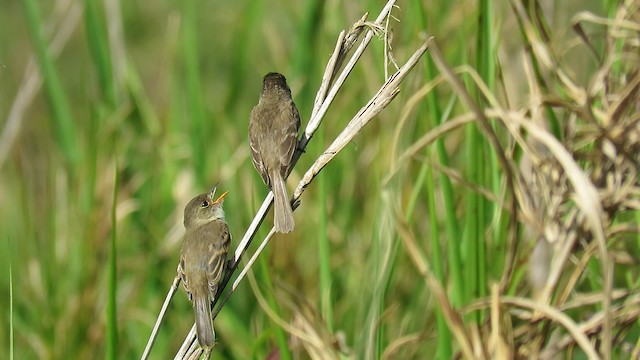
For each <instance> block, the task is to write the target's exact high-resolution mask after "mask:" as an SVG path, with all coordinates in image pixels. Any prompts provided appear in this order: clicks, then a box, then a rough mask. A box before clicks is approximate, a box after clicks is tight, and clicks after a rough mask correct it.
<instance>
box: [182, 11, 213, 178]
mask: <svg viewBox="0 0 640 360" xmlns="http://www.w3.org/2000/svg"><path fill="white" fill-rule="evenodd" d="M183 14H184V20H183V28H182V35H183V37H182V41H183V45H184V47H183V51H184V67H185V73H186V74H185V81H186V87H187V104H188V108H189V122H190V132H189V139H190V140H189V142H190V144H191V159H192V161H193V165H194V168H195V173H196V178H197V180H198V183H199V184H200V185H202V186H205V185H206V184H207V183H208V178H207V176H208V174H207V171H206V165H207V160H206V159H207V149H206V136H207V134H208V132H207V129H208V128H207V126H206V124H205V110H204V103H203V99H202V93H203V92H202V85H201V84H200V70H199V65H198V39H197V33H198V30H197V24H196V19H197V14H198V4H197V0H186V1H184V2H183Z"/></svg>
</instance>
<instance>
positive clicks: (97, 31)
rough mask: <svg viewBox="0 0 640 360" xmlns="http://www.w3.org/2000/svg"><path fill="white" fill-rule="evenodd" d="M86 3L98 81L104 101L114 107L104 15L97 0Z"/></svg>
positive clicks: (88, 36)
mask: <svg viewBox="0 0 640 360" xmlns="http://www.w3.org/2000/svg"><path fill="white" fill-rule="evenodd" d="M84 5H85V8H84V11H85V29H86V31H87V41H88V43H89V50H90V52H91V57H92V59H93V62H94V66H95V68H96V72H97V74H98V82H99V84H100V88H101V90H102V96H103V99H104V102H105V103H106V104H107V105H108V106H110V107H113V106H115V87H114V84H113V71H112V66H111V54H110V51H109V42H108V39H107V34H106V32H107V30H106V26H105V23H104V17H103V16H102V14H101V12H100V9H99V5H98V4H97V2H96V0H85V2H84Z"/></svg>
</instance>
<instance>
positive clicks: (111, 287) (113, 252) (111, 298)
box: [105, 161, 118, 359]
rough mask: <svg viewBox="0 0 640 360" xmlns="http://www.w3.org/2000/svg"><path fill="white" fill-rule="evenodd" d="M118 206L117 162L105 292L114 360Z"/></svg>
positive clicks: (109, 350) (109, 356)
mask: <svg viewBox="0 0 640 360" xmlns="http://www.w3.org/2000/svg"><path fill="white" fill-rule="evenodd" d="M117 206H118V162H117V161H116V165H115V168H114V182H113V205H112V207H111V244H110V245H111V249H110V251H109V274H108V275H109V282H108V292H107V294H108V295H107V296H108V298H107V351H106V356H105V357H106V358H107V359H116V358H117V356H116V355H117V352H118V324H117V321H118V316H117V312H118V310H117V306H116V293H117V288H118V278H117V266H116V265H117V263H116V261H117V247H116V240H117V231H116V230H117V228H116V225H117V219H116V208H117Z"/></svg>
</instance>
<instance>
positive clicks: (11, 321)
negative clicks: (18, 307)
mask: <svg viewBox="0 0 640 360" xmlns="http://www.w3.org/2000/svg"><path fill="white" fill-rule="evenodd" d="M13 351H14V349H13V272H12V269H11V263H9V359H10V360H13Z"/></svg>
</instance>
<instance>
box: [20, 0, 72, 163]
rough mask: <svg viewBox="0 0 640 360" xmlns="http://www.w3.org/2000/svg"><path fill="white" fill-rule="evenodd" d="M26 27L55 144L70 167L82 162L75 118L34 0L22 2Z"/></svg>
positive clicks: (36, 2)
mask: <svg viewBox="0 0 640 360" xmlns="http://www.w3.org/2000/svg"><path fill="white" fill-rule="evenodd" d="M22 5H23V8H24V13H25V16H26V18H27V19H26V20H27V26H28V28H29V33H30V35H31V41H32V43H33V47H34V51H35V55H36V59H37V61H38V66H39V67H40V72H41V73H42V77H43V79H44V86H45V88H46V90H47V96H48V100H49V105H50V107H51V112H52V118H53V125H54V130H55V135H56V138H57V141H58V145H59V146H60V149H61V150H62V153H63V154H64V156H65V158H66V160H67V161H68V162H69V163H70V164H71V165H72V167H73V166H75V165H77V164H79V163H81V162H82V152H81V151H80V144H79V143H78V136H77V134H76V128H75V124H74V119H73V116H72V113H71V108H70V107H69V101H68V99H67V94H66V92H65V90H64V88H63V86H62V82H61V81H60V77H59V75H58V71H57V69H56V67H55V65H54V63H53V59H52V57H51V55H50V54H49V51H48V49H47V43H46V40H45V36H44V32H43V31H44V30H43V26H42V22H41V21H42V20H41V17H40V8H39V6H38V1H37V0H22Z"/></svg>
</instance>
